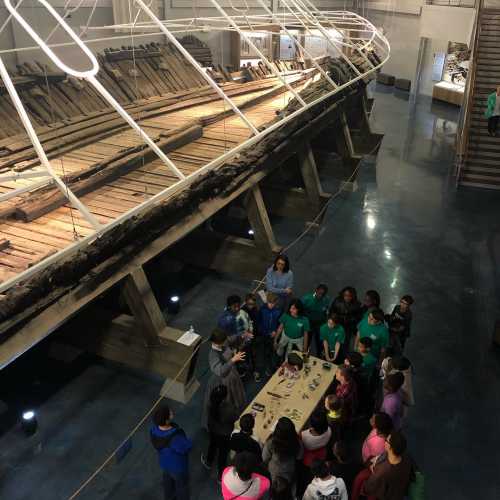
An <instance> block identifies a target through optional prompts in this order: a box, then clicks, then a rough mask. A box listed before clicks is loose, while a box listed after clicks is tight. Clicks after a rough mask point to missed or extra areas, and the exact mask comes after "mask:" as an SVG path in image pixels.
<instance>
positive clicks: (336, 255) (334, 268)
mask: <svg viewBox="0 0 500 500" xmlns="http://www.w3.org/2000/svg"><path fill="white" fill-rule="evenodd" d="M374 94H375V97H376V104H375V108H374V111H373V115H372V121H373V126H374V128H375V129H376V130H378V131H383V132H384V133H385V138H384V141H383V144H382V147H381V149H380V153H379V156H378V158H377V161H376V162H375V161H373V160H371V161H370V160H368V161H364V162H363V167H362V169H361V171H360V176H359V189H358V191H357V192H355V193H344V194H343V195H342V196H341V197H339V198H338V199H337V200H336V201H335V202H334V203H332V204H331V206H330V207H329V209H328V212H327V213H326V216H325V219H324V223H323V225H322V226H321V228H320V229H319V231H317V232H315V233H314V234H309V235H308V236H307V237H305V238H304V239H303V240H302V241H301V242H300V243H299V244H298V245H296V246H295V247H294V248H293V249H292V250H291V251H290V252H289V254H290V258H291V261H292V265H293V270H294V272H295V275H296V290H297V291H298V292H299V293H302V292H305V291H307V290H309V289H311V288H312V287H313V286H314V285H315V284H317V283H318V282H319V281H325V282H327V283H328V284H329V285H330V288H331V289H332V290H338V289H340V288H341V287H342V286H344V285H347V284H349V285H353V286H355V287H357V288H358V290H359V291H360V292H362V291H364V290H366V289H368V288H376V289H378V290H379V291H380V294H381V296H382V306H383V307H384V308H385V309H387V310H388V309H390V308H391V307H392V306H393V305H394V304H395V303H396V302H397V301H398V298H399V297H400V296H401V295H402V294H405V293H411V294H412V295H413V296H414V297H415V300H416V304H415V308H414V317H415V320H414V328H413V336H412V338H411V340H410V341H409V343H408V349H407V353H408V356H409V358H410V359H411V360H412V362H413V364H414V368H415V391H416V400H417V404H416V407H415V408H414V409H413V410H412V411H411V413H410V416H409V419H408V422H407V426H406V430H405V432H406V434H407V436H408V438H409V442H410V452H411V453H412V455H413V456H414V458H415V459H416V461H417V462H418V464H419V465H420V467H421V468H422V470H423V471H424V473H425V475H426V480H427V484H428V489H429V495H428V498H429V499H430V500H441V499H443V498H450V499H453V500H471V499H473V498H478V499H479V498H480V499H482V500H494V499H497V498H498V497H499V493H498V492H499V491H500V479H499V476H498V464H500V437H499V436H500V433H499V432H498V428H497V425H498V419H499V417H500V397H499V394H500V355H499V352H497V351H495V350H494V349H493V348H492V345H491V333H492V328H493V324H494V321H495V319H496V312H497V311H498V299H499V297H500V293H499V288H498V286H499V285H498V283H499V281H498V275H497V259H498V258H499V256H500V232H499V226H500V217H499V216H498V214H499V213H500V195H499V194H498V192H485V191H472V190H467V191H465V190H461V191H456V190H455V189H454V186H453V181H452V179H451V177H450V174H451V173H452V165H453V156H454V152H453V142H454V131H455V127H456V120H457V110H456V109H455V108H452V107H448V106H446V105H431V102H430V101H429V100H423V101H422V102H420V103H418V104H417V105H416V106H410V104H409V102H408V101H407V99H406V98H405V95H404V94H401V95H394V94H393V93H392V91H389V90H388V89H386V88H375V89H374ZM326 167H327V165H326V166H325V168H324V169H323V171H322V176H323V177H324V178H325V185H326V186H327V187H331V185H332V182H331V180H328V172H327V168H326ZM273 223H274V225H275V229H276V233H277V236H278V238H279V240H280V243H281V244H286V243H287V242H289V241H291V240H292V239H293V238H294V237H295V236H296V234H297V232H298V231H299V230H300V228H301V227H302V224H303V223H301V222H300V221H291V220H283V219H280V220H274V221H273ZM263 271H264V267H263ZM259 277H260V276H256V277H255V278H256V279H258V278H259ZM251 286H252V284H251V283H249V282H248V281H246V280H238V279H237V278H235V277H229V276H223V275H219V274H216V273H205V274H201V273H200V274H197V275H196V276H195V279H193V284H192V286H190V288H189V290H186V292H185V294H184V295H183V297H182V299H183V307H182V310H181V313H180V314H179V315H178V316H177V317H176V318H175V320H173V324H174V325H179V326H182V327H187V326H189V325H190V324H193V325H195V327H196V329H197V330H198V331H200V332H203V333H205V334H206V333H207V332H209V331H210V328H211V327H212V325H213V323H214V320H215V318H216V316H217V313H218V312H219V310H220V309H221V307H222V305H223V303H224V299H225V296H226V295H227V294H229V293H232V292H238V293H242V294H243V293H245V292H246V291H247V290H248V289H249V288H250V287H251ZM89 327H91V322H90V320H89ZM205 354H206V353H205V352H203V353H202V355H201V357H200V363H199V366H198V377H199V379H200V381H201V382H202V384H203V383H204V382H205V381H206V355H205ZM41 359H42V361H40V360H41ZM45 359H46V358H45V357H43V352H42V353H41V354H40V353H39V355H38V358H36V359H35V358H33V359H32V360H30V359H27V360H21V362H20V363H19V366H18V367H17V369H16V368H13V369H12V370H11V372H9V377H10V378H9V379H8V380H5V376H3V378H2V380H1V384H2V385H1V387H2V389H3V394H4V396H3V398H2V399H4V400H6V401H7V402H8V403H9V404H10V405H11V408H12V407H13V408H16V409H19V408H21V407H23V405H24V406H26V405H27V404H28V402H29V404H36V405H37V410H38V415H39V420H40V431H39V433H38V434H37V435H36V436H34V437H33V438H30V439H28V438H25V437H24V436H23V435H22V433H21V432H20V430H19V427H18V426H16V425H15V424H14V422H15V418H14V417H15V415H14V414H13V412H12V411H11V412H10V413H9V412H7V413H4V415H3V417H2V418H3V425H2V426H1V428H0V431H1V432H2V434H1V435H0V498H5V499H9V500H21V499H22V500H25V499H26V500H27V499H35V498H36V499H37V500H55V499H64V498H68V497H69V496H70V495H71V493H73V492H74V491H75V490H76V489H77V488H78V486H79V485H80V484H81V483H82V482H83V481H84V480H85V479H86V478H87V477H88V476H89V475H90V474H91V473H92V472H93V471H94V470H95V469H96V468H97V467H98V466H99V465H100V464H101V463H102V462H103V460H104V459H105V458H106V457H107V455H108V454H109V453H110V452H111V451H112V450H113V449H114V448H115V447H116V446H117V445H118V444H119V443H120V442H121V440H123V438H124V437H125V436H126V434H127V433H128V431H129V430H130V429H132V428H133V427H134V425H135V424H136V423H137V422H138V421H139V419H140V418H141V417H142V416H143V415H144V414H145V413H146V412H147V410H148V409H149V407H150V406H151V404H152V402H153V401H154V400H155V398H156V397H157V394H158V391H159V388H160V387H161V380H159V378H155V377H152V376H147V375H144V374H142V373H135V372H132V371H130V370H126V369H123V368H119V367H117V366H115V365H113V364H111V363H106V362H103V361H100V360H97V359H94V358H92V357H84V358H80V359H79V360H77V361H76V362H75V363H73V364H71V365H65V364H63V363H56V362H54V361H50V362H47V361H43V360H45ZM16 370H17V371H16ZM61 379H63V380H64V382H63V383H62V382H61ZM257 389H258V387H256V386H255V384H253V385H250V386H249V388H248V390H249V393H250V394H251V393H253V392H255V391H256V390H257ZM202 394H203V391H202V390H201V391H199V393H198V394H197V395H196V397H195V398H194V399H193V400H192V401H191V402H190V403H189V404H188V405H187V406H185V407H181V406H179V405H175V409H176V415H177V420H178V422H179V423H180V424H181V425H182V426H183V427H184V428H185V429H186V431H187V433H188V434H189V435H190V436H191V437H192V438H193V439H194V441H195V449H194V451H193V453H192V489H193V498H194V499H200V500H201V499H203V500H205V499H207V500H209V499H215V498H219V495H218V494H217V488H216V483H215V481H214V479H213V478H210V477H209V476H208V475H207V473H206V471H204V470H202V468H201V466H200V463H199V455H200V450H201V449H203V447H204V446H205V444H206V436H205V435H204V433H203V432H202V431H201V430H200V428H199V417H200V403H201V400H202ZM0 411H1V410H0ZM130 444H131V448H130V450H129V451H128V453H124V456H123V457H122V458H121V459H120V460H112V461H111V462H110V463H109V464H108V465H107V466H106V467H105V468H104V470H103V471H102V472H101V473H100V474H99V475H98V476H97V477H96V479H95V480H94V481H93V482H92V483H90V484H89V485H88V487H87V488H86V489H84V490H83V492H82V494H81V495H80V497H79V498H83V499H93V500H95V499H117V500H118V499H124V498H127V499H129V498H130V499H144V500H146V499H151V500H153V499H160V498H162V495H161V485H160V472H159V470H158V467H157V463H156V456H155V452H154V451H153V450H152V448H151V446H150V445H149V442H148V433H147V425H146V426H143V427H141V428H140V429H139V431H138V432H137V433H136V435H135V436H134V437H133V439H132V440H131V443H130Z"/></svg>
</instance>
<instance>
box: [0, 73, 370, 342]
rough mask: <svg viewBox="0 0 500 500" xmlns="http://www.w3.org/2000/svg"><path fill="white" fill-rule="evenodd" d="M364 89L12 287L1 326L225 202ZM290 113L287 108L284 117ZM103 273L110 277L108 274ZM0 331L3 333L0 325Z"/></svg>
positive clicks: (320, 108) (1, 307)
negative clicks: (212, 202) (205, 206)
mask: <svg viewBox="0 0 500 500" xmlns="http://www.w3.org/2000/svg"><path fill="white" fill-rule="evenodd" d="M363 88H364V84H363V83H362V82H358V83H356V84H353V85H351V86H349V87H348V88H346V89H344V90H343V91H342V92H340V93H338V94H335V95H333V96H331V97H330V98H328V99H326V100H324V101H323V102H321V103H319V104H317V105H315V106H313V107H311V108H310V109H309V110H307V111H305V112H304V113H302V114H300V115H298V116H296V117H294V119H292V120H291V121H290V122H289V123H288V124H287V125H286V126H284V127H280V128H279V129H277V130H276V131H274V132H272V133H271V134H269V135H268V136H267V137H265V138H264V139H262V140H261V141H260V142H259V143H258V144H257V145H256V146H254V147H252V148H249V149H248V150H246V151H245V152H244V153H242V154H241V155H240V157H239V158H238V160H236V161H233V162H231V163H230V164H226V165H223V166H221V167H219V168H217V169H216V170H214V171H211V172H210V173H207V174H205V175H202V176H200V178H199V179H197V180H196V181H194V182H193V183H192V184H191V185H190V187H189V188H188V189H185V190H184V191H182V192H180V193H178V194H176V195H175V196H173V197H171V198H169V199H168V200H165V202H163V203H160V204H158V205H157V206H155V207H153V208H150V209H148V210H145V211H144V212H143V213H141V214H140V215H138V216H136V217H133V218H130V219H128V220H126V221H124V222H123V224H121V225H120V226H117V227H116V228H113V229H112V230H110V231H108V232H107V233H105V234H104V235H103V236H102V237H101V238H99V239H98V240H96V241H95V242H93V243H92V244H90V245H89V246H88V247H87V248H85V250H81V251H79V252H77V253H76V254H73V255H72V256H71V257H68V258H65V259H62V260H61V261H58V262H56V263H54V264H53V265H51V266H48V267H47V268H46V269H44V270H42V271H40V273H38V274H37V275H35V276H34V277H32V278H30V279H29V280H27V281H26V282H24V283H20V284H18V285H16V286H13V287H12V288H10V289H9V290H8V291H7V292H6V293H5V295H4V297H3V299H2V300H1V301H0V321H2V323H5V325H10V327H13V326H14V325H15V322H14V321H8V319H9V318H13V317H14V316H15V315H17V314H19V313H21V312H22V311H24V310H25V309H26V310H27V309H28V308H30V310H31V311H32V314H35V313H36V310H37V309H36V307H34V304H38V305H39V306H40V307H42V306H43V304H45V305H46V304H47V303H50V301H54V300H57V298H58V297H60V296H62V295H63V294H64V293H65V292H66V291H67V290H68V289H70V288H72V287H74V286H75V285H76V284H77V283H78V281H79V280H80V279H81V278H82V277H84V276H86V275H88V273H89V272H91V271H92V269H94V268H95V267H96V266H98V265H99V264H101V263H103V262H105V261H107V260H108V259H110V258H111V257H113V262H115V263H119V264H120V265H123V262H124V261H126V260H127V258H129V259H130V258H133V255H134V254H135V253H136V252H138V251H139V248H143V247H144V245H146V244H147V243H148V242H150V241H153V240H154V239H155V238H157V237H158V236H159V235H161V234H163V233H164V232H165V231H167V230H168V229H169V228H170V227H172V226H174V225H175V224H176V223H177V222H178V221H179V220H180V219H182V218H183V217H187V216H189V214H190V213H192V211H193V210H195V209H196V207H197V206H199V204H200V203H202V202H203V201H206V200H209V199H211V198H216V197H225V196H228V195H229V194H230V193H231V192H233V191H234V190H235V189H236V188H238V187H239V186H241V185H243V184H244V183H245V182H246V180H247V179H248V178H249V177H250V176H251V175H253V174H255V173H256V172H258V171H260V170H264V169H273V168H275V167H276V166H277V165H279V164H280V163H281V162H282V161H283V158H284V157H286V156H287V155H289V154H290V151H291V154H293V153H294V150H295V144H297V143H298V142H300V141H303V139H305V138H306V137H309V136H310V135H311V134H315V133H319V131H321V130H322V128H324V127H325V126H327V125H328V122H329V119H330V117H331V115H332V113H333V114H335V113H338V111H339V106H338V105H337V103H339V102H340V101H343V100H344V98H345V97H350V98H353V97H356V96H358V97H359V95H360V92H361V91H362V90H363ZM307 90H308V93H309V94H310V95H312V94H313V93H314V92H321V90H318V89H317V88H316V86H315V84H312V85H311V86H310V87H309V88H308V89H307ZM323 91H324V90H323ZM293 109H294V108H293V106H290V105H289V107H288V108H287V110H285V114H286V113H289V112H291V111H293ZM117 265H118V264H117ZM115 269H116V268H115ZM107 272H109V273H111V272H113V271H112V270H111V269H108V271H107ZM47 301H48V302H47ZM0 331H5V330H3V329H2V325H0ZM5 333H6V334H8V332H5Z"/></svg>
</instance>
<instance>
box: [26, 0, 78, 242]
mask: <svg viewBox="0 0 500 500" xmlns="http://www.w3.org/2000/svg"><path fill="white" fill-rule="evenodd" d="M68 3H69V1H68V2H67V4H66V5H68ZM80 4H81V2H80ZM35 19H37V18H36V17H35ZM42 67H43V75H44V79H45V87H46V89H47V97H48V102H49V104H50V114H51V120H52V123H55V121H56V117H55V113H54V99H53V97H52V92H51V90H50V85H49V77H48V74H47V65H46V64H44V65H43V66H42ZM57 149H58V159H59V161H60V163H61V171H62V178H63V179H64V186H65V188H66V198H67V199H68V200H69V186H68V182H67V178H66V169H65V166H64V154H61V143H60V142H59V141H58V143H57ZM67 206H68V209H69V216H70V219H71V226H72V228H73V239H74V240H75V241H78V240H79V239H80V237H81V235H80V234H79V233H78V231H77V229H76V224H75V218H74V215H73V206H72V205H71V203H68V204H67Z"/></svg>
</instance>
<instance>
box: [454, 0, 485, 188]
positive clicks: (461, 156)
mask: <svg viewBox="0 0 500 500" xmlns="http://www.w3.org/2000/svg"><path fill="white" fill-rule="evenodd" d="M483 1H484V0H476V3H475V6H474V8H475V13H474V16H475V17H474V25H473V28H472V34H471V40H472V43H471V46H470V53H471V55H470V65H469V73H468V75H467V81H466V83H465V89H464V100H463V103H462V107H461V108H460V116H459V118H458V124H457V139H456V149H457V152H456V167H455V185H456V186H458V183H459V181H460V174H461V171H462V168H463V166H464V165H465V163H466V162H467V150H468V146H469V128H470V122H471V116H472V108H473V107H474V89H475V86H476V66H477V61H476V59H477V51H478V46H479V33H480V31H481V25H480V19H481V9H482V8H483Z"/></svg>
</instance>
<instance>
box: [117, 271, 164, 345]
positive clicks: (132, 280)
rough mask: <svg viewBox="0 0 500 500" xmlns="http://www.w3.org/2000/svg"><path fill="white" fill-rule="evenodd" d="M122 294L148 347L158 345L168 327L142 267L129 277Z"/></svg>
mask: <svg viewBox="0 0 500 500" xmlns="http://www.w3.org/2000/svg"><path fill="white" fill-rule="evenodd" d="M122 294H123V297H124V299H125V301H126V302H127V305H128V306H129V307H130V310H131V311H132V314H133V315H134V318H135V320H136V323H137V327H138V330H139V332H140V333H141V334H142V335H143V337H144V340H145V342H146V345H148V346H151V345H158V344H159V339H158V336H159V335H160V334H161V333H162V332H163V331H164V330H165V329H166V327H167V325H166V323H165V318H164V317H163V313H162V312H161V309H160V306H159V305H158V302H157V301H156V297H155V296H154V293H153V290H151V286H150V285H149V281H148V278H147V276H146V273H145V272H144V269H143V268H142V266H141V267H138V268H137V269H135V270H134V271H132V272H131V273H130V274H129V275H128V276H127V278H126V279H125V283H124V285H123V288H122Z"/></svg>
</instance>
